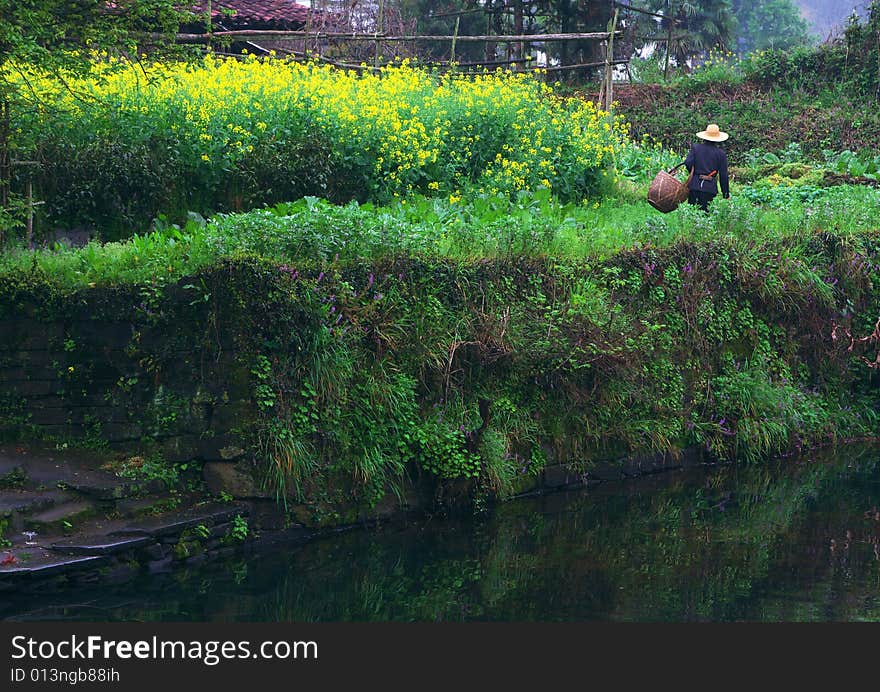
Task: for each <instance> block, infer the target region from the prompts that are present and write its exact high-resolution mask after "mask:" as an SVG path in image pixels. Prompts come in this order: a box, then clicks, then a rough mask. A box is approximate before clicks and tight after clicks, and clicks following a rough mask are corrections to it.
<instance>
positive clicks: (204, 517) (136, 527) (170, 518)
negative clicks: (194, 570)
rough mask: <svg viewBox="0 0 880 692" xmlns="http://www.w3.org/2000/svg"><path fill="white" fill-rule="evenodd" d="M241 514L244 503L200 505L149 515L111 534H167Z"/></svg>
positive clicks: (243, 514) (221, 521)
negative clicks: (158, 514)
mask: <svg viewBox="0 0 880 692" xmlns="http://www.w3.org/2000/svg"><path fill="white" fill-rule="evenodd" d="M237 514H241V515H242V516H246V515H247V514H248V508H247V506H246V505H236V504H232V505H230V504H211V505H203V506H201V507H192V508H188V509H185V510H181V511H179V512H168V513H166V514H164V515H162V516H159V517H150V518H148V519H143V520H141V521H137V522H133V523H131V524H129V525H128V526H125V527H123V528H121V529H118V530H116V531H113V532H111V533H110V535H111V536H143V535H147V536H154V537H156V536H167V535H169V534H175V533H181V532H183V531H185V530H186V529H191V528H193V527H195V526H198V525H199V524H204V525H205V526H213V525H215V524H221V523H223V522H227V521H231V520H232V518H233V517H234V516H236V515H237Z"/></svg>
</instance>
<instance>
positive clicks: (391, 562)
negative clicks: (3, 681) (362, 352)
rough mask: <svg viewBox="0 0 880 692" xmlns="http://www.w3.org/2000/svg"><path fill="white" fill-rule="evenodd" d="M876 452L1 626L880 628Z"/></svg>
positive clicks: (719, 472)
mask: <svg viewBox="0 0 880 692" xmlns="http://www.w3.org/2000/svg"><path fill="white" fill-rule="evenodd" d="M878 543H880V449H878V448H876V447H862V446H858V447H843V448H840V449H838V450H836V451H835V452H820V453H813V454H810V455H807V456H803V457H799V458H797V459H793V458H789V459H782V460H778V461H774V462H771V463H767V464H764V465H752V466H749V465H739V466H726V467H706V468H698V469H691V470H682V471H672V472H667V473H662V474H657V475H655V476H650V477H643V478H641V479H638V480H630V481H620V482H614V483H605V484H602V485H601V486H599V487H597V488H594V489H590V490H584V491H579V492H569V493H557V494H547V495H543V496H539V497H530V498H522V499H517V500H514V501H511V502H508V503H504V504H501V505H498V506H496V507H494V508H493V509H491V510H490V511H489V512H487V513H485V514H483V515H479V516H456V517H434V518H427V519H424V520H418V521H410V522H407V523H392V524H387V525H385V526H382V527H379V528H377V529H370V530H357V531H350V532H348V533H342V534H336V535H333V536H330V537H327V538H323V539H320V540H317V541H314V542H311V543H308V544H305V545H296V546H288V547H285V548H281V549H273V550H268V551H262V552H258V553H256V554H253V555H249V556H246V557H242V558H236V559H235V560H233V561H230V562H226V563H222V564H216V563H215V564H204V565H201V566H199V567H190V568H187V569H184V570H178V571H173V572H169V573H166V574H159V575H144V576H143V577H139V578H138V579H137V580H135V581H134V582H128V583H126V584H124V585H120V586H119V587H117V588H113V587H109V588H108V587H102V588H101V589H96V590H95V591H94V592H91V593H90V592H88V591H82V590H80V591H77V592H76V593H66V594H59V595H57V596H50V595H48V594H44V595H39V594H37V595H35V596H30V597H28V600H27V601H16V599H15V598H10V597H9V596H10V595H9V594H6V595H4V597H3V598H2V599H0V619H5V620H18V621H30V620H87V621H117V620H141V621H276V622H277V621H469V620H492V621H666V622H690V621H861V620H872V621H876V620H880V547H878Z"/></svg>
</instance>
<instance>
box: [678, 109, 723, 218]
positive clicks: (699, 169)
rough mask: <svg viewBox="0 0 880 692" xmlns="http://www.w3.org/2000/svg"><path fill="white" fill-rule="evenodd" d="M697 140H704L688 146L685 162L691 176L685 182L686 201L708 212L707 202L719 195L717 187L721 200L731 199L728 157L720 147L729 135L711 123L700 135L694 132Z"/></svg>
mask: <svg viewBox="0 0 880 692" xmlns="http://www.w3.org/2000/svg"><path fill="white" fill-rule="evenodd" d="M697 137H699V138H700V139H701V140H703V141H702V142H696V143H695V144H694V145H693V146H691V150H690V151H689V152H688V155H687V158H685V160H684V165H685V168H687V169H688V171H689V172H690V173H692V175H691V177H690V182H689V183H688V202H690V203H691V204H698V205H699V206H700V208H701V209H702V210H703V211H708V210H709V203H710V202H711V201H712V200H713V199H715V196H716V195H717V194H718V188H719V186H720V187H721V194H722V195H724V198H725V199H727V198H728V197H730V180H729V178H728V175H727V154H725V153H724V149H722V148H721V147H720V146H719V144H720V143H721V142H723V141H724V140H726V139H727V137H728V134H727V133H726V132H722V131H721V130H720V129H719V128H718V125H716V124H714V123H712V124H711V125H709V126H708V127H707V128H706V129H705V130H703V131H702V132H697Z"/></svg>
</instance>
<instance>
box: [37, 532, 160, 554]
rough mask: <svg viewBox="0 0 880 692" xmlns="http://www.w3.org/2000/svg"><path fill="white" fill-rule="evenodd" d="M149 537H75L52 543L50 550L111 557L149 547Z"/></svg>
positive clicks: (150, 539) (151, 540) (150, 541)
mask: <svg viewBox="0 0 880 692" xmlns="http://www.w3.org/2000/svg"><path fill="white" fill-rule="evenodd" d="M152 542H153V539H152V538H151V537H150V536H113V537H111V536H107V535H103V534H101V535H97V536H77V537H76V538H69V539H66V540H62V541H58V542H55V543H52V545H51V546H50V550H52V551H54V552H56V553H60V554H62V555H113V554H116V553H123V552H126V551H128V550H135V549H137V548H143V547H145V546H147V545H150V544H151V543H152Z"/></svg>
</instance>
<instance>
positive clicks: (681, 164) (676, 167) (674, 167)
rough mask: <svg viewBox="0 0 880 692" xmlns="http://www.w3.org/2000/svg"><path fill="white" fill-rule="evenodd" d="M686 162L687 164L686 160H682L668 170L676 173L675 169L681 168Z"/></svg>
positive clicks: (671, 173)
mask: <svg viewBox="0 0 880 692" xmlns="http://www.w3.org/2000/svg"><path fill="white" fill-rule="evenodd" d="M684 164H685V162H684V161H682V162H681V163H680V164H678V165H677V166H673V167H672V168H670V169H669V171H667V172H668V173H669V175H673V174H674V173H675V171H677V170H678V169H679V168H681V167H682V166H684Z"/></svg>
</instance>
